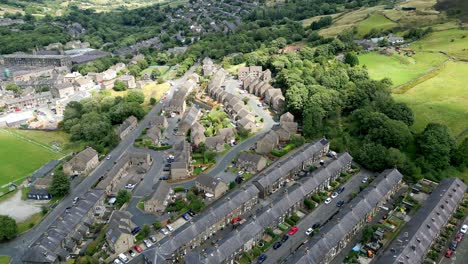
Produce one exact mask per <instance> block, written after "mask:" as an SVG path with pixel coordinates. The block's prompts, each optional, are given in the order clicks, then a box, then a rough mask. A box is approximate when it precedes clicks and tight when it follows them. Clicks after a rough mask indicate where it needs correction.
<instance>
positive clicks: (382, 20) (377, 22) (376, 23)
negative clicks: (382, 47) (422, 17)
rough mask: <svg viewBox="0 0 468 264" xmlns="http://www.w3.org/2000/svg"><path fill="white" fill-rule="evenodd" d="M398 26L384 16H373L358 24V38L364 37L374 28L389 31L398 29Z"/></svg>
mask: <svg viewBox="0 0 468 264" xmlns="http://www.w3.org/2000/svg"><path fill="white" fill-rule="evenodd" d="M397 25H398V24H397V23H395V22H393V21H391V20H389V19H388V18H386V17H384V16H383V15H382V14H372V15H371V16H369V17H368V18H366V19H365V20H363V21H361V22H359V23H358V24H357V31H358V36H359V37H363V36H364V35H366V34H367V33H369V32H370V31H371V30H372V29H373V28H378V29H381V30H387V29H391V28H394V27H396V26H397Z"/></svg>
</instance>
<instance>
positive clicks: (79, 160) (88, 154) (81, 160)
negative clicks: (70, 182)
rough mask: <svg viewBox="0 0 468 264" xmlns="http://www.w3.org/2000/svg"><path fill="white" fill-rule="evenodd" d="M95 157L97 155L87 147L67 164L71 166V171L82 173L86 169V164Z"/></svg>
mask: <svg viewBox="0 0 468 264" xmlns="http://www.w3.org/2000/svg"><path fill="white" fill-rule="evenodd" d="M97 155H98V153H97V151H96V150H94V149H93V148H91V147H87V148H86V149H84V150H83V151H81V152H80V153H78V154H76V155H75V156H74V157H73V158H72V159H71V160H69V161H68V162H67V163H69V164H70V165H71V166H72V168H73V170H78V171H83V170H85V169H86V164H87V163H88V162H89V161H90V160H91V159H92V158H94V157H95V156H97Z"/></svg>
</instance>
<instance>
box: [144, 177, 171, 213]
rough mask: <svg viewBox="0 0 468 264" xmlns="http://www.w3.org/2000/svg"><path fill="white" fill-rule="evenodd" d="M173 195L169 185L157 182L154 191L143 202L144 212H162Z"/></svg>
mask: <svg viewBox="0 0 468 264" xmlns="http://www.w3.org/2000/svg"><path fill="white" fill-rule="evenodd" d="M173 193H174V191H173V190H172V189H171V185H169V184H168V183H167V182H166V181H159V183H158V184H157V186H156V189H155V190H154V191H153V192H152V193H151V195H150V198H149V199H148V200H146V201H145V206H144V208H145V212H149V213H156V212H164V210H165V209H166V206H167V205H168V204H169V202H170V199H171V195H172V194H173Z"/></svg>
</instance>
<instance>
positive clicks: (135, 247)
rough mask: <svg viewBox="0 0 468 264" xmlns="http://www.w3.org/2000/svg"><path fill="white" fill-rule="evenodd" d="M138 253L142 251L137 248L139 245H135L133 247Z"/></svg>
mask: <svg viewBox="0 0 468 264" xmlns="http://www.w3.org/2000/svg"><path fill="white" fill-rule="evenodd" d="M133 248H134V249H135V250H136V251H137V252H138V253H141V252H142V251H143V249H142V248H141V247H140V246H139V245H135V246H134V247H133Z"/></svg>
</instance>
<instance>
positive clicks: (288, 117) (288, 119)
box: [280, 112, 294, 123]
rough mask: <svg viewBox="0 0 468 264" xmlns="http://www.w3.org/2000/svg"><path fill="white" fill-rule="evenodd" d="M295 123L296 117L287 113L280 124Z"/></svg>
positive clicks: (281, 118) (281, 117)
mask: <svg viewBox="0 0 468 264" xmlns="http://www.w3.org/2000/svg"><path fill="white" fill-rule="evenodd" d="M283 122H294V116H293V114H291V113H290V112H286V113H284V114H282V115H281V116H280V123H283Z"/></svg>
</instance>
